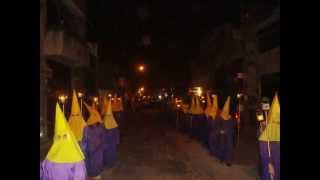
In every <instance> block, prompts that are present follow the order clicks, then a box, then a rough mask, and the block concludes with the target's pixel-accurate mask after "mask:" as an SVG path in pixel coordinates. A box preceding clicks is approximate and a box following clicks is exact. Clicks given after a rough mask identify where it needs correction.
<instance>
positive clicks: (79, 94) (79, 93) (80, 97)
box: [78, 92, 84, 113]
mask: <svg viewBox="0 0 320 180" xmlns="http://www.w3.org/2000/svg"><path fill="white" fill-rule="evenodd" d="M83 96H84V94H83V93H81V92H78V97H79V99H80V108H81V113H82V97H83Z"/></svg>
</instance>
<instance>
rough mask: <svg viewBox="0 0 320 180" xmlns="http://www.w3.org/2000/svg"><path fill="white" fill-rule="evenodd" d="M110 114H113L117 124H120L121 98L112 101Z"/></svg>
mask: <svg viewBox="0 0 320 180" xmlns="http://www.w3.org/2000/svg"><path fill="white" fill-rule="evenodd" d="M112 112H113V113H114V116H115V119H116V121H117V123H118V124H120V122H121V117H122V113H123V104H122V98H121V97H118V98H115V99H114V101H112Z"/></svg>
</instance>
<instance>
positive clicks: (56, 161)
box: [40, 103, 87, 180]
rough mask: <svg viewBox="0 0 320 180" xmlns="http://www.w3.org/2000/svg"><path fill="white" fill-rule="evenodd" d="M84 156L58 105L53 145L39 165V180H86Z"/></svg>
mask: <svg viewBox="0 0 320 180" xmlns="http://www.w3.org/2000/svg"><path fill="white" fill-rule="evenodd" d="M86 178H87V172H86V165H85V162H84V155H83V153H82V151H81V149H80V146H79V144H78V142H77V140H76V138H75V136H74V134H73V133H72V131H71V129H70V127H69V125H68V123H67V121H66V118H65V116H64V114H63V112H62V111H61V109H60V107H59V105H58V103H57V104H56V120H55V130H54V140H53V144H52V146H51V148H50V150H49V152H48V154H47V157H46V159H45V160H44V161H43V162H42V163H41V169H40V180H70V179H74V180H86Z"/></svg>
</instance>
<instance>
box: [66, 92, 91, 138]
mask: <svg viewBox="0 0 320 180" xmlns="http://www.w3.org/2000/svg"><path fill="white" fill-rule="evenodd" d="M86 125H87V124H86V122H85V121H84V119H83V116H82V113H81V110H80V106H79V102H78V98H77V94H76V91H75V90H73V96H72V104H71V114H70V116H69V126H70V128H71V130H72V132H73V134H74V136H75V137H76V139H77V141H78V142H81V140H82V135H83V129H84V128H85V127H86Z"/></svg>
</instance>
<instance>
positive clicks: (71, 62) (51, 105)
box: [40, 0, 97, 139]
mask: <svg viewBox="0 0 320 180" xmlns="http://www.w3.org/2000/svg"><path fill="white" fill-rule="evenodd" d="M86 3H87V1H86V0H74V1H73V0H62V1H55V0H40V125H41V128H40V131H41V132H40V134H41V133H42V138H41V139H47V138H48V137H50V135H52V133H53V122H54V111H55V103H56V102H57V100H58V96H59V95H61V94H62V93H64V94H67V95H68V96H69V101H68V103H70V99H71V94H70V92H71V90H72V89H76V90H81V91H86V92H88V91H89V93H91V92H94V91H96V90H95V88H96V85H95V81H94V76H95V70H96V67H97V64H96V60H97V45H96V44H95V43H90V42H88V40H87V17H86V12H87V10H86V7H87V4H86ZM66 107H68V106H66ZM66 114H67V115H68V114H69V109H66Z"/></svg>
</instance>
